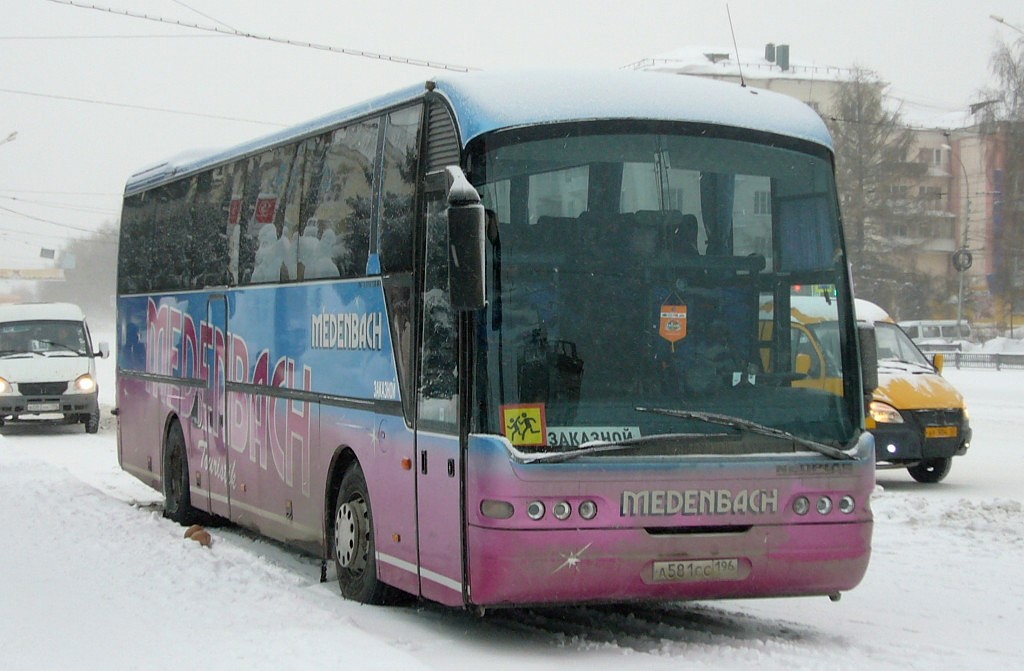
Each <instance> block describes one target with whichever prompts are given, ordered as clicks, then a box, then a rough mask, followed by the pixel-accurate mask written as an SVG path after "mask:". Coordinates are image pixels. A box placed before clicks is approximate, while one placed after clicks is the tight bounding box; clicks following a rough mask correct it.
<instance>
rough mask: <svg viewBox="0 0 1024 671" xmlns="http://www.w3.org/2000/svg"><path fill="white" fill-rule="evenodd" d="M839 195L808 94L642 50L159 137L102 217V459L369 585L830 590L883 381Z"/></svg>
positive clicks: (457, 602)
mask: <svg viewBox="0 0 1024 671" xmlns="http://www.w3.org/2000/svg"><path fill="white" fill-rule="evenodd" d="M840 222H841V219H840V213H839V207H838V199H837V196H836V186H835V180H834V169H833V152H832V145H831V140H830V137H829V135H828V133H827V131H826V129H825V126H824V124H823V123H822V121H821V120H820V118H819V117H818V116H817V114H815V112H814V111H812V110H811V109H810V108H808V107H807V106H805V105H803V104H802V103H799V102H797V101H796V100H793V99H790V98H787V97H784V96H780V95H776V94H773V93H771V92H768V91H763V90H755V89H750V88H744V87H741V86H737V85H733V84H724V83H720V82H714V81H708V80H702V79H694V78H688V77H683V76H669V75H662V74H649V73H636V72H607V73H585V72H572V73H555V72H531V73H527V74H523V73H471V74H464V75H445V76H439V77H437V78H436V79H432V80H430V81H428V82H426V83H425V85H420V86H415V87H411V88H408V89H405V90H402V91H398V92H395V93H392V94H390V95H386V96H383V97H380V98H378V99H375V100H371V101H368V102H365V103H361V104H358V105H354V106H352V107H349V108H347V109H343V110H341V111H339V112H337V113H333V114H329V115H326V116H323V117H320V118H318V119H315V120H313V121H310V122H309V123H306V124H303V125H300V126H297V127H295V128H291V129H288V130H285V131H282V132H279V133H277V134H275V135H272V136H270V137H265V138H262V139H260V140H257V141H254V142H251V143H248V144H244V145H242V146H239V147H235V148H233V149H230V150H228V151H224V152H221V153H213V154H211V155H208V156H205V157H202V158H195V157H193V158H190V159H189V160H183V161H179V162H168V163H164V164H160V165H157V166H155V167H153V168H152V169H149V170H146V171H143V172H140V173H138V174H136V175H134V176H133V177H132V178H131V179H130V181H129V182H128V184H127V186H126V189H125V197H124V208H123V214H122V221H121V241H120V256H119V266H118V297H117V309H118V317H117V319H118V322H117V324H118V326H117V328H118V333H117V355H118V359H117V362H118V363H117V411H116V412H117V414H118V455H119V460H120V464H121V466H122V467H123V468H124V469H125V470H126V471H128V472H129V473H131V474H133V475H134V476H136V477H138V478H139V479H141V480H142V481H144V482H146V483H148V484H149V485H151V486H152V487H154V488H156V489H157V490H161V491H162V492H163V494H164V499H165V507H164V513H165V515H166V516H167V517H170V518H172V519H174V520H176V521H179V522H182V523H186V522H191V521H194V520H196V519H197V518H201V517H206V516H216V517H217V518H223V519H225V520H229V521H230V522H232V523H234V524H237V525H239V526H241V527H245V528H248V529H252V530H255V531H257V532H258V533H260V534H263V535H265V536H267V537H270V538H273V539H276V540H278V541H281V542H284V543H287V544H290V545H293V546H295V547H296V548H298V549H300V550H303V551H308V552H311V553H315V555H316V556H318V557H320V558H322V561H323V566H324V573H325V574H326V573H327V572H328V570H329V567H331V566H333V570H336V572H337V579H338V582H339V584H340V588H341V591H342V593H343V594H344V595H345V596H346V597H348V598H351V599H354V600H357V601H360V602H366V603H380V602H383V601H386V600H388V599H390V598H391V597H394V596H400V595H401V594H402V593H404V594H406V595H414V596H416V597H419V598H423V599H427V600H431V601H434V602H439V603H441V604H446V605H450V606H456V607H466V608H473V609H484V608H491V607H498V606H522V605H536V604H556V603H587V602H630V601H671V600H689V599H717V598H731V597H766V596H800V595H824V596H829V597H831V598H833V599H835V598H838V597H839V595H840V593H841V592H843V591H845V590H849V589H851V588H853V587H855V586H856V585H857V584H858V582H859V581H860V580H861V578H862V577H863V575H864V573H865V571H866V568H867V564H868V558H869V555H870V542H871V532H872V514H871V509H870V500H869V499H870V495H871V492H872V489H873V487H874V445H873V441H872V438H871V436H870V434H869V433H867V432H866V431H865V430H864V396H865V391H866V390H869V389H870V387H871V384H872V379H873V377H874V376H875V371H874V368H873V366H872V362H871V361H870V360H869V359H870V357H867V358H862V355H861V351H862V350H867V349H871V350H872V351H873V347H872V348H867V347H861V346H860V343H861V339H862V337H866V336H865V335H864V334H859V333H858V331H857V326H856V319H855V314H854V309H853V301H852V295H851V287H850V284H851V283H850V278H849V275H848V270H847V268H848V264H847V257H846V252H845V245H844V242H843V238H842V235H841V225H840ZM806 286H814V287H816V288H817V290H818V291H819V292H820V293H821V294H822V295H825V296H826V297H827V300H826V301H825V303H826V305H827V307H826V308H825V309H827V310H828V311H829V312H830V313H831V314H830V315H829V317H830V319H831V320H832V321H834V322H835V323H836V324H837V325H838V326H837V330H838V333H837V337H835V338H834V339H831V340H830V341H829V343H828V351H826V352H823V356H824V357H825V358H826V359H827V361H828V362H829V366H830V370H832V371H833V372H834V375H835V376H836V380H837V384H836V385H835V386H834V387H833V388H829V389H827V390H826V389H822V388H820V386H819V387H815V386H814V385H807V384H800V380H801V379H802V378H805V377H806V376H807V375H808V371H807V368H806V362H804V361H803V360H802V359H801V357H800V356H799V354H798V352H799V347H798V345H799V343H796V342H794V337H793V335H792V329H790V328H789V323H790V313H791V307H790V306H791V301H792V297H793V296H795V295H798V294H799V293H800V292H801V291H802V288H803V287H806ZM766 305H767V306H770V308H769V312H770V314H768V315H767V316H766V313H765V309H764V306H766ZM765 319H770V320H773V322H774V324H775V328H773V329H764V328H761V326H762V322H763V320H765ZM764 334H770V335H767V336H765V335H764ZM763 337H766V338H768V339H767V340H766V341H762V338H763ZM867 337H869V336H867ZM765 362H768V365H766V363H765Z"/></svg>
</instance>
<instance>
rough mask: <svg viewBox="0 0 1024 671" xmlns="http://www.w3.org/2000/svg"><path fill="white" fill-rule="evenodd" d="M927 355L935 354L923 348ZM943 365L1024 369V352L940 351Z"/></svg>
mask: <svg viewBox="0 0 1024 671" xmlns="http://www.w3.org/2000/svg"><path fill="white" fill-rule="evenodd" d="M924 353H925V354H927V355H928V356H931V355H932V354H935V352H929V351H927V350H924ZM942 356H944V357H945V365H946V366H952V367H954V368H994V369H996V370H1002V369H1003V368H1008V369H1024V354H1018V353H1008V352H942Z"/></svg>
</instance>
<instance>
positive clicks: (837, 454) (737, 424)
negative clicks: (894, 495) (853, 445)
mask: <svg viewBox="0 0 1024 671" xmlns="http://www.w3.org/2000/svg"><path fill="white" fill-rule="evenodd" d="M636 411H637V412H652V413H655V414H658V415H665V416H667V417H678V418H680V419H696V420H700V421H702V422H707V423H708V424H717V425H719V426H728V427H732V428H734V429H739V430H740V431H750V432H752V433H756V434H759V435H762V436H770V437H772V438H779V439H782V440H791V441H793V442H794V443H796V444H797V445H800V446H802V447H806V448H807V449H809V450H813V451H814V452H817V453H818V454H823V455H825V456H826V457H832V458H833V459H847V460H855V459H856V457H854V456H853V455H851V454H849V453H848V452H844V451H842V450H840V449H838V448H835V447H832V446H831V445H825V444H824V443H819V442H817V441H814V440H809V439H807V438H801V437H800V436H795V435H793V434H792V433H789V432H788V431H783V430H782V429H775V428H772V427H770V426H765V425H764V424H758V423H757V422H752V421H750V420H749V419H743V418H742V417H735V416H733V415H722V414H719V413H716V412H697V411H693V410H673V409H672V408H642V407H638V408H636Z"/></svg>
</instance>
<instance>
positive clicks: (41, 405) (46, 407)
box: [25, 403, 60, 412]
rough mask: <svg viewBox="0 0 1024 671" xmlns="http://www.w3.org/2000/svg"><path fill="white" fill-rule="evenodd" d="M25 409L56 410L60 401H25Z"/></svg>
mask: <svg viewBox="0 0 1024 671" xmlns="http://www.w3.org/2000/svg"><path fill="white" fill-rule="evenodd" d="M25 409H26V410H28V411H29V412H56V411H58V410H60V403H27V404H26V405H25Z"/></svg>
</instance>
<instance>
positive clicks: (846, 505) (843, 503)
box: [839, 494, 857, 515]
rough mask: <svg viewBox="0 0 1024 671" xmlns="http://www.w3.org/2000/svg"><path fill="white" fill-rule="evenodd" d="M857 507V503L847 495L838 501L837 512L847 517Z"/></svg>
mask: <svg viewBox="0 0 1024 671" xmlns="http://www.w3.org/2000/svg"><path fill="white" fill-rule="evenodd" d="M856 507H857V502H856V501H855V500H854V498H853V497H852V496H850V495H849V494H847V495H846V496H844V497H843V498H841V499H839V512H841V513H843V514H844V515H849V514H850V513H852V512H853V511H854V509H855V508H856Z"/></svg>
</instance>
